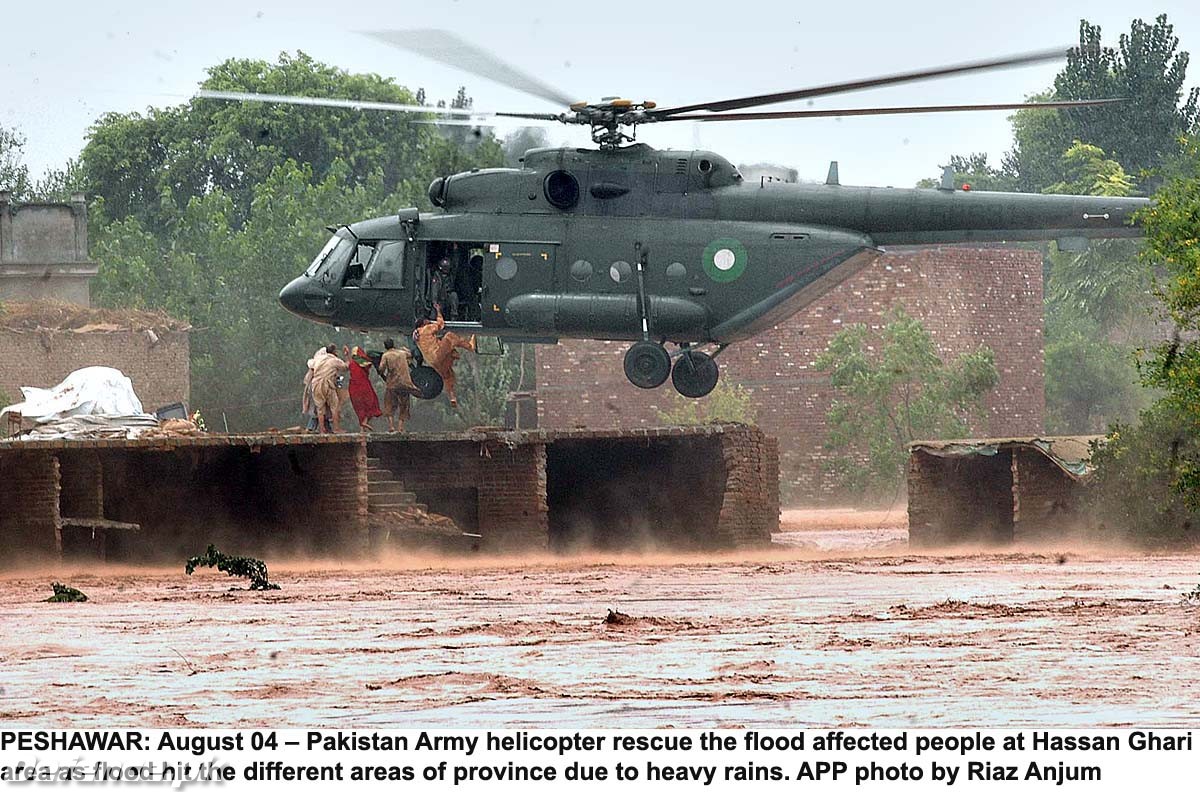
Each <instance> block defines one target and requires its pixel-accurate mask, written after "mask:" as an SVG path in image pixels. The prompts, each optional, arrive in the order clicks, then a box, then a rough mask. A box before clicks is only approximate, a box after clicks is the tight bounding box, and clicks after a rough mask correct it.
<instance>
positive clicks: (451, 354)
mask: <svg viewBox="0 0 1200 792" xmlns="http://www.w3.org/2000/svg"><path fill="white" fill-rule="evenodd" d="M435 307H436V309H437V319H436V320H434V321H432V322H431V321H429V320H428V319H422V320H421V321H420V322H418V323H417V329H416V330H414V331H413V340H414V341H416V343H417V349H420V350H421V355H422V357H424V358H425V365H427V366H429V367H430V368H432V369H433V370H434V371H436V372H437V373H438V374H440V375H442V384H443V386H444V387H445V389H446V393H447V395H449V396H450V406H451V407H455V408H457V407H458V395H457V394H456V393H455V391H454V362H455V361H456V360H458V350H460V349H469V350H470V351H472V352H474V351H475V336H471V337H470V338H469V339H468V338H463V337H462V336H460V335H459V334H458V333H455V332H454V331H450V332H449V333H446V334H445V335H443V336H441V337H440V338H439V337H438V334H439V333H441V332H442V331H443V330H445V329H446V320H445V319H443V318H442V306H441V305H437V306H435Z"/></svg>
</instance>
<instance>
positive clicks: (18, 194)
mask: <svg viewBox="0 0 1200 792" xmlns="http://www.w3.org/2000/svg"><path fill="white" fill-rule="evenodd" d="M82 189H83V181H82V179H81V175H80V173H79V162H78V160H68V161H67V164H66V165H65V166H63V167H62V168H61V169H56V170H51V171H50V172H48V173H47V174H46V175H45V176H43V177H42V178H41V179H32V178H30V176H29V168H28V166H26V165H25V137H24V136H23V135H21V134H20V133H19V132H17V131H16V130H13V129H5V128H4V127H0V190H8V191H9V192H11V193H12V196H13V198H14V199H15V200H17V201H26V202H27V201H56V202H66V201H69V200H71V194H72V193H74V192H78V191H82Z"/></svg>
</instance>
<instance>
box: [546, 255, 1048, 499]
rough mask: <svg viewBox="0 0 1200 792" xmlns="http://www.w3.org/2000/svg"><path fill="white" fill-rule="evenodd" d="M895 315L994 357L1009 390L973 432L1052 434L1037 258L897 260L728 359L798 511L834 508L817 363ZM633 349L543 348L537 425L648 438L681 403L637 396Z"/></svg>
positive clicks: (943, 340)
mask: <svg viewBox="0 0 1200 792" xmlns="http://www.w3.org/2000/svg"><path fill="white" fill-rule="evenodd" d="M895 303H900V304H903V305H904V306H905V308H906V310H907V311H908V312H909V313H910V314H911V315H913V316H915V317H916V318H918V319H920V320H921V321H922V322H923V323H924V325H925V327H926V328H927V329H928V330H929V331H930V333H931V335H932V336H933V338H934V341H935V343H936V344H937V345H938V348H939V350H940V351H941V352H942V353H943V354H944V355H945V356H947V357H953V356H956V355H958V354H961V353H963V352H967V351H971V350H974V349H976V348H977V347H978V346H979V345H981V344H984V345H988V346H990V347H992V349H993V351H994V352H995V353H996V366H997V369H998V370H999V373H1000V384H999V385H998V386H997V388H996V389H995V391H993V393H992V394H990V395H989V397H988V399H987V403H986V408H987V420H986V422H985V424H984V425H981V426H978V427H973V430H974V431H976V432H978V433H981V434H987V435H991V436H1015V435H1035V434H1040V433H1041V431H1042V424H1043V421H1044V415H1045V396H1044V391H1043V387H1042V377H1043V355H1042V258H1041V254H1040V253H1038V252H1036V251H1029V250H1020V249H1011V248H1003V247H993V248H964V247H957V246H946V247H929V248H896V249H894V250H892V251H890V252H889V253H888V254H886V255H884V256H881V257H879V259H877V260H876V261H874V262H872V263H871V264H870V265H869V266H867V267H866V268H865V269H864V270H863V271H862V272H860V273H859V274H858V275H856V276H855V277H853V278H851V279H849V280H848V281H846V282H845V283H843V284H842V285H840V286H839V287H837V288H835V289H833V290H831V291H830V292H829V293H828V294H826V295H824V296H823V297H821V298H820V299H818V300H817V301H816V302H815V303H814V304H813V305H811V306H809V308H808V309H806V310H805V311H803V312H801V313H799V314H797V315H796V316H793V317H792V318H790V319H788V320H787V321H786V322H784V323H782V324H780V325H778V326H776V327H775V328H773V329H772V330H770V331H768V332H766V333H763V334H761V335H759V336H756V337H754V338H752V339H749V340H748V341H744V342H741V343H740V344H735V345H733V346H731V347H730V348H729V349H727V350H725V352H724V353H722V355H721V357H720V358H719V361H720V363H721V366H722V377H723V378H724V379H725V380H726V381H730V382H738V383H741V384H742V385H743V386H745V387H746V388H747V389H748V390H750V391H751V393H752V396H753V399H754V402H755V405H756V407H757V411H758V423H759V425H760V426H761V427H762V428H763V429H764V430H765V431H766V432H767V433H768V434H770V435H772V436H774V437H777V438H778V439H779V457H780V469H781V476H782V483H783V486H784V488H785V491H786V494H787V495H788V500H789V501H790V502H819V501H824V500H829V499H836V497H837V495H838V493H837V491H836V484H835V482H834V481H833V479H832V478H831V476H830V475H829V474H828V472H827V466H826V463H827V461H828V454H827V452H826V451H825V450H824V448H823V444H824V441H825V438H826V434H827V432H826V426H825V415H826V414H827V412H828V409H829V404H830V400H831V393H830V389H829V387H828V382H827V378H826V377H824V376H823V375H821V374H819V373H817V372H814V371H813V369H812V363H813V360H814V359H815V358H816V356H817V355H818V354H820V353H821V352H822V351H823V350H824V349H825V347H826V345H827V344H828V342H829V339H830V338H831V337H832V336H833V335H834V334H835V333H836V332H837V331H838V330H840V329H841V328H843V327H845V326H846V325H848V324H854V323H866V324H868V325H871V326H874V327H878V326H879V325H880V317H881V316H882V314H883V313H884V312H886V311H887V309H888V308H889V307H891V306H892V305H893V304H895ZM626 348H627V344H625V343H620V342H598V341H564V342H561V343H560V344H558V345H557V346H552V347H538V348H537V361H538V420H539V424H538V425H539V426H541V427H542V428H547V429H564V428H575V427H580V426H586V427H596V428H608V427H613V428H615V427H624V428H632V427H641V426H654V425H657V424H658V423H659V421H658V419H657V413H656V408H662V407H669V406H670V405H671V404H672V402H673V400H674V399H675V398H676V397H675V394H674V391H673V390H672V389H671V387H670V385H669V383H668V384H667V385H665V386H664V387H662V388H659V389H657V390H654V391H642V390H639V389H638V388H635V387H634V386H632V385H630V384H629V383H628V382H627V381H626V380H625V376H624V374H623V373H622V368H621V360H622V356H623V355H624V353H625V349H626Z"/></svg>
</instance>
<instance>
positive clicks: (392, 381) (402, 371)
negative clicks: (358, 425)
mask: <svg viewBox="0 0 1200 792" xmlns="http://www.w3.org/2000/svg"><path fill="white" fill-rule="evenodd" d="M411 366H412V352H409V351H408V350H407V349H405V348H403V347H401V348H399V349H397V348H396V342H395V341H393V340H392V339H390V338H389V339H386V340H385V341H384V342H383V357H381V358H380V359H379V374H380V375H381V376H382V377H383V381H384V383H385V387H384V390H383V414H384V415H385V416H387V421H388V431H389V432H403V431H404V422H405V421H407V420H408V419H409V417H410V416H411V415H412V394H414V393H417V392H418V389H417V386H416V385H415V384H413V381H412V374H411V373H410V371H409V369H410V367H411Z"/></svg>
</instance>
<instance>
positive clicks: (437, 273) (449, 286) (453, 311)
mask: <svg viewBox="0 0 1200 792" xmlns="http://www.w3.org/2000/svg"><path fill="white" fill-rule="evenodd" d="M430 292H431V294H432V295H433V302H434V305H435V306H441V307H442V308H443V309H445V310H446V311H447V313H448V314H449V315H450V321H452V322H453V321H457V319H458V292H456V291H455V290H454V268H453V267H452V266H451V265H450V259H449V258H447V257H444V256H443V257H442V259H441V260H440V261H438V264H437V269H436V270H434V272H433V278H432V280H431V281H430Z"/></svg>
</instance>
